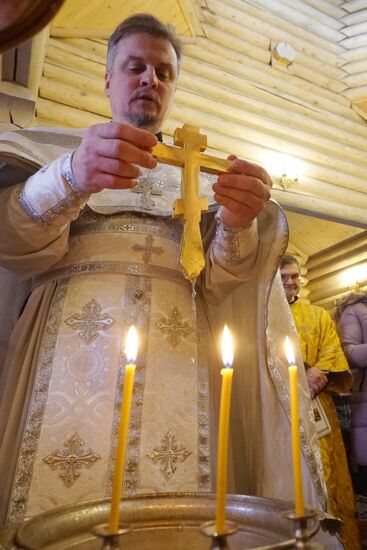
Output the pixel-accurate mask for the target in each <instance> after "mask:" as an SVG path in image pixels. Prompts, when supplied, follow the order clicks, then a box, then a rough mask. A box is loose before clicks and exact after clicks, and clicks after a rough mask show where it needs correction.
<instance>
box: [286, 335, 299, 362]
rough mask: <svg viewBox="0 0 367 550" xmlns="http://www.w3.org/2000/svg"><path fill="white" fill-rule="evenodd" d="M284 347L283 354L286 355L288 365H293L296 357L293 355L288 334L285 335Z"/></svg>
mask: <svg viewBox="0 0 367 550" xmlns="http://www.w3.org/2000/svg"><path fill="white" fill-rule="evenodd" d="M284 349H285V355H286V357H287V361H288V363H289V365H295V364H296V357H295V355H294V351H293V346H292V343H291V341H290V339H289V338H288V336H286V337H285V343H284Z"/></svg>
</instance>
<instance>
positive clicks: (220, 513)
mask: <svg viewBox="0 0 367 550" xmlns="http://www.w3.org/2000/svg"><path fill="white" fill-rule="evenodd" d="M222 357H223V364H224V368H223V369H222V370H221V375H222V388H221V396H220V410H219V430H218V452H217V506H216V519H215V530H216V532H217V533H219V534H220V533H223V532H224V529H225V519H226V494H227V469H228V431H229V415H230V405H231V389H232V376H233V369H232V363H233V344H232V338H231V333H230V332H229V329H228V327H227V325H225V327H224V330H223V337H222Z"/></svg>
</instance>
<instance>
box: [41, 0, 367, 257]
mask: <svg viewBox="0 0 367 550" xmlns="http://www.w3.org/2000/svg"><path fill="white" fill-rule="evenodd" d="M142 11H148V12H151V13H153V14H154V15H156V16H157V17H159V18H160V19H162V20H163V21H165V22H171V23H173V24H174V25H175V27H176V29H177V30H178V32H179V34H180V35H181V36H182V37H183V39H184V42H185V57H184V63H183V68H182V71H181V75H180V79H179V85H178V90H177V94H176V101H175V105H174V107H173V108H172V111H171V114H170V117H169V119H168V120H167V122H166V124H165V126H164V128H163V131H164V133H165V134H166V136H167V139H168V140H169V136H171V135H172V133H173V130H174V129H175V128H176V127H177V126H180V125H182V124H183V123H184V122H192V121H195V124H196V125H198V126H200V127H201V128H202V130H203V131H204V132H205V133H206V134H207V135H208V142H209V144H210V146H211V149H213V150H214V151H215V153H216V154H219V155H223V156H225V155H226V154H227V153H228V152H232V153H235V154H237V155H239V156H241V157H244V158H247V159H250V160H253V161H255V162H259V163H261V164H263V165H265V166H266V167H267V169H268V170H269V172H270V173H271V175H272V176H273V178H274V182H275V188H274V196H275V198H276V199H277V200H278V201H279V202H280V204H281V205H282V206H283V207H284V208H285V209H286V211H288V212H291V213H290V214H289V225H290V234H291V248H292V247H293V249H294V250H298V251H299V252H300V256H301V257H302V258H305V259H307V258H308V257H310V256H312V255H314V254H319V253H320V251H322V250H324V249H327V248H329V247H331V246H335V245H336V244H337V243H338V242H340V241H343V240H346V239H350V238H352V237H353V236H354V235H357V234H358V233H360V232H361V231H363V230H364V229H366V228H367V216H366V212H367V193H366V181H367V163H366V151H367V122H366V119H367V0H349V1H342V0H140V1H133V0H131V1H123V0H109V1H108V2H106V1H103V0H66V1H65V4H64V5H63V7H62V8H61V10H60V12H59V13H58V14H57V15H56V17H55V19H54V20H53V22H52V25H51V28H50V31H49V34H47V41H45V48H43V49H42V48H41V49H40V53H39V54H38V59H43V63H42V64H40V65H41V70H40V71H39V78H38V79H36V80H35V79H33V83H32V86H33V90H36V91H37V94H36V95H37V99H36V118H35V124H38V125H61V126H87V125H89V124H92V123H97V122H101V121H106V120H108V119H109V116H110V111H109V106H108V102H107V100H106V98H105V96H104V91H103V80H104V73H105V57H106V38H107V37H108V36H109V34H110V33H111V31H112V30H113V29H114V27H115V26H116V25H117V24H118V23H119V22H120V21H121V20H122V19H123V18H124V17H125V16H127V15H129V14H131V13H135V12H142ZM281 42H285V43H287V44H289V45H290V46H291V47H292V48H293V50H294V52H295V60H294V62H293V63H292V64H290V65H289V66H288V67H285V66H284V65H282V64H280V63H279V62H278V61H277V59H276V58H275V56H274V53H273V50H274V47H275V46H276V45H277V44H278V43H281ZM36 72H37V71H36ZM283 175H286V176H287V177H283V178H282V176H283ZM310 216H311V217H310Z"/></svg>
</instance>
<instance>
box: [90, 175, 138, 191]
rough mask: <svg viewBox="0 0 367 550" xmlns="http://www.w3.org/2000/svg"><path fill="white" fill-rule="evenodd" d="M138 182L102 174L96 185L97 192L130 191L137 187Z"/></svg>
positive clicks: (132, 179)
mask: <svg viewBox="0 0 367 550" xmlns="http://www.w3.org/2000/svg"><path fill="white" fill-rule="evenodd" d="M136 184H137V180H136V179H134V178H124V177H120V176H115V175H113V174H106V173H103V172H102V173H100V174H99V176H98V179H97V182H96V184H95V187H96V190H95V191H101V190H102V189H129V188H130V187H135V185H136Z"/></svg>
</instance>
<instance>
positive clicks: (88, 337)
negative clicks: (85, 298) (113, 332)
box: [65, 300, 115, 344]
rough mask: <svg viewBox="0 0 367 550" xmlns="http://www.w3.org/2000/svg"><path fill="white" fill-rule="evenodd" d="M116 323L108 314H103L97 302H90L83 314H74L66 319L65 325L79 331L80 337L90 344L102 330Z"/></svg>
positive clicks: (84, 308)
mask: <svg viewBox="0 0 367 550" xmlns="http://www.w3.org/2000/svg"><path fill="white" fill-rule="evenodd" d="M114 322H115V321H114V320H113V319H112V317H109V316H108V315H107V314H106V313H102V307H101V306H100V305H99V304H98V303H97V302H96V301H95V300H91V301H90V302H88V303H87V304H86V305H85V306H84V307H83V310H82V313H73V314H72V315H70V317H68V318H67V319H65V323H66V324H67V325H69V326H70V327H71V328H72V329H74V330H79V336H80V338H82V339H83V340H85V341H86V342H87V344H90V343H91V342H93V340H95V339H96V338H97V336H98V333H99V332H100V331H101V330H107V329H109V328H110V327H111V326H112V325H113V323H114Z"/></svg>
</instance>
